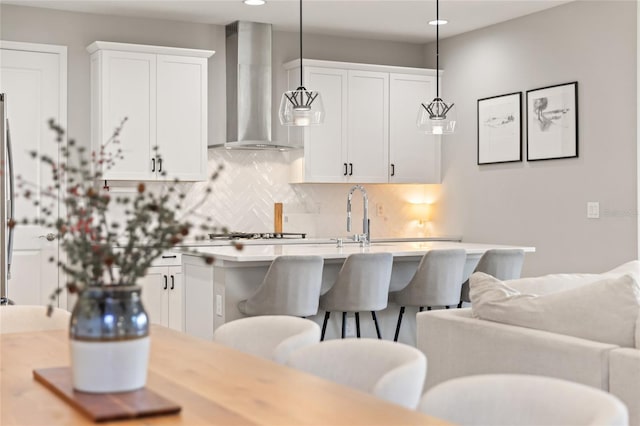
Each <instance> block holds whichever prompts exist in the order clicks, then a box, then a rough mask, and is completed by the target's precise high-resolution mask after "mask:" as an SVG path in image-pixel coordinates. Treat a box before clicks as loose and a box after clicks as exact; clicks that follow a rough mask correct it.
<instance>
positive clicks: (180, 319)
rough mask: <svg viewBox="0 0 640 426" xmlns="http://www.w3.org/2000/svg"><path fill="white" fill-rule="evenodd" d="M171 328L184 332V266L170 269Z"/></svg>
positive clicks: (169, 321)
mask: <svg viewBox="0 0 640 426" xmlns="http://www.w3.org/2000/svg"><path fill="white" fill-rule="evenodd" d="M168 291H169V320H168V323H169V327H170V328H172V329H174V330H177V331H184V285H183V276H182V266H170V267H169V290H168Z"/></svg>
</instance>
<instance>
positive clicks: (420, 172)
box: [389, 73, 441, 183]
mask: <svg viewBox="0 0 640 426" xmlns="http://www.w3.org/2000/svg"><path fill="white" fill-rule="evenodd" d="M435 84H436V80H435V77H432V76H424V75H415V74H395V73H394V74H391V75H390V77H389V94H390V106H389V139H390V140H391V141H392V143H390V144H389V165H390V168H391V170H390V174H389V182H390V183H440V180H441V178H440V138H439V137H438V136H434V135H426V134H424V133H421V132H418V131H417V128H416V118H417V116H418V108H419V107H420V104H421V103H422V102H430V101H431V100H432V99H433V98H434V96H435V93H436V90H435V89H436V86H435Z"/></svg>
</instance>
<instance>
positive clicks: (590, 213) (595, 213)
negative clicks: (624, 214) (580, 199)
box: [587, 201, 600, 219]
mask: <svg viewBox="0 0 640 426" xmlns="http://www.w3.org/2000/svg"><path fill="white" fill-rule="evenodd" d="M587 219H600V202H599V201H587Z"/></svg>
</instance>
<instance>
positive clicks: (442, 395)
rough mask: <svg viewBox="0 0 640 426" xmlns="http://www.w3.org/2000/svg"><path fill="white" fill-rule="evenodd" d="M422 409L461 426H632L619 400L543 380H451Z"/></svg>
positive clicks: (574, 385) (438, 387)
mask: <svg viewBox="0 0 640 426" xmlns="http://www.w3.org/2000/svg"><path fill="white" fill-rule="evenodd" d="M418 409H419V410H420V411H421V412H423V413H425V414H429V415H431V416H435V417H438V418H439V419H442V420H445V421H448V422H451V423H453V424H457V425H461V426H484V425H492V426H502V425H504V426H525V425H536V426H557V425H565V426H568V425H571V426H578V425H584V426H586V425H593V426H596V425H599V426H623V425H628V424H629V414H628V411H627V408H626V406H625V405H624V404H623V403H622V402H621V401H620V400H619V399H618V398H617V397H615V396H614V395H611V394H610V393H607V392H605V391H603V390H600V389H596V388H592V387H590V386H586V385H583V384H580V383H575V382H569V381H567V380H561V379H556V378H552V377H543V376H529V375H518V374H486V375H479V376H467V377H460V378H457V379H453V380H449V381H446V382H444V383H440V384H439V385H436V386H434V387H433V388H431V389H429V390H428V391H427V392H426V393H425V394H424V396H423V397H422V399H421V401H420V405H419V407H418Z"/></svg>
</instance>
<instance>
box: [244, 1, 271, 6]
mask: <svg viewBox="0 0 640 426" xmlns="http://www.w3.org/2000/svg"><path fill="white" fill-rule="evenodd" d="M243 3H244V4H248V5H249V6H262V5H263V4H265V3H266V2H265V1H264V0H243Z"/></svg>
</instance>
